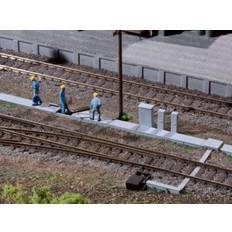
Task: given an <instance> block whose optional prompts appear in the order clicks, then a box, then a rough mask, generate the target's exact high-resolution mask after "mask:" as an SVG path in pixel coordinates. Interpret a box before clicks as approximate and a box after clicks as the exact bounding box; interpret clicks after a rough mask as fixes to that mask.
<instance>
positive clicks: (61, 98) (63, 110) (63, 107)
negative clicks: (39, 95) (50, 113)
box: [58, 85, 71, 114]
mask: <svg viewBox="0 0 232 232" xmlns="http://www.w3.org/2000/svg"><path fill="white" fill-rule="evenodd" d="M59 103H60V110H58V112H60V113H62V114H71V111H70V110H69V108H68V104H67V100H66V96H65V85H61V86H60V92H59Z"/></svg>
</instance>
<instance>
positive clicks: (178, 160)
mask: <svg viewBox="0 0 232 232" xmlns="http://www.w3.org/2000/svg"><path fill="white" fill-rule="evenodd" d="M0 120H1V121H0V122H1V126H0V144H1V145H7V146H13V147H26V148H35V149H39V150H41V149H43V150H49V151H62V152H64V153H68V154H73V155H78V156H87V157H91V158H94V159H98V160H104V161H107V162H113V163H120V164H122V165H129V166H133V167H136V168H139V169H142V170H144V169H145V170H148V171H155V172H157V171H159V172H164V173H168V174H171V175H174V176H175V177H178V178H182V177H187V178H191V179H192V180H195V181H201V182H205V183H209V184H214V185H217V186H221V187H226V188H230V189H232V169H228V168H225V167H222V166H218V165H214V164H208V163H200V162H198V161H196V160H193V159H189V158H185V157H182V156H179V155H178V156H176V155H173V154H169V153H165V152H160V151H156V150H148V149H143V148H138V147H134V146H130V145H127V144H122V143H117V142H114V141H110V140H106V139H103V138H96V137H94V136H91V135H86V134H83V133H79V132H76V131H69V130H65V129H63V128H57V127H52V126H48V125H46V124H42V123H37V122H33V121H29V120H24V119H20V118H15V117H12V116H8V115H3V114H0ZM196 166H200V167H201V170H202V172H201V175H200V176H197V177H193V176H191V175H190V173H191V172H192V170H193V169H194V168H195V167H196ZM204 173H208V175H210V178H208V177H205V176H204Z"/></svg>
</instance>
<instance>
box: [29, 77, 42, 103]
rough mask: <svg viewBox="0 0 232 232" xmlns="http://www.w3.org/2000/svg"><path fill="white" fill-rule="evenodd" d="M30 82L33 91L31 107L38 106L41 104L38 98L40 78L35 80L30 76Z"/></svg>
mask: <svg viewBox="0 0 232 232" xmlns="http://www.w3.org/2000/svg"><path fill="white" fill-rule="evenodd" d="M30 80H31V81H32V90H33V97H32V105H33V106H39V105H41V104H42V100H41V98H40V96H39V90H40V83H41V78H38V79H36V76H35V75H34V74H32V75H31V77H30Z"/></svg>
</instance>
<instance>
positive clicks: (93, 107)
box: [90, 93, 102, 121]
mask: <svg viewBox="0 0 232 232" xmlns="http://www.w3.org/2000/svg"><path fill="white" fill-rule="evenodd" d="M101 105H102V104H101V99H100V98H99V97H98V94H97V93H93V98H92V100H91V102H90V112H91V116H90V119H91V120H94V115H95V113H96V112H97V113H98V121H101V111H100V108H101Z"/></svg>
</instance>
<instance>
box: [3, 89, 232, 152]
mask: <svg viewBox="0 0 232 232" xmlns="http://www.w3.org/2000/svg"><path fill="white" fill-rule="evenodd" d="M0 101H4V102H8V103H13V104H18V105H21V106H25V107H28V108H31V109H35V110H41V111H44V112H47V113H52V114H55V115H57V116H59V117H66V118H69V119H70V120H77V121H82V122H86V123H94V124H97V125H99V126H103V127H108V128H115V129H119V130H123V131H127V132H130V133H132V134H136V135H141V136H146V137H150V138H155V139H157V138H158V139H165V140H168V141H172V142H175V143H179V144H183V145H186V146H193V147H202V148H207V149H213V150H220V148H221V147H222V145H223V141H220V140H215V139H211V138H210V139H202V138H197V137H193V136H189V135H184V134H180V133H173V132H170V131H166V130H158V129H156V128H153V127H146V126H145V127H144V126H141V125H139V124H136V123H132V122H125V121H121V120H117V119H115V120H114V119H110V118H105V117H102V121H100V122H98V121H93V120H90V118H89V112H88V111H84V112H79V113H75V114H73V115H71V116H69V115H64V114H59V113H56V111H57V109H58V107H54V106H46V105H42V106H32V101H31V100H29V99H25V98H22V97H16V96H13V95H9V94H5V93H0ZM96 120H97V119H96ZM231 146H232V145H231ZM226 148H227V147H225V146H224V150H225V149H226Z"/></svg>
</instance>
